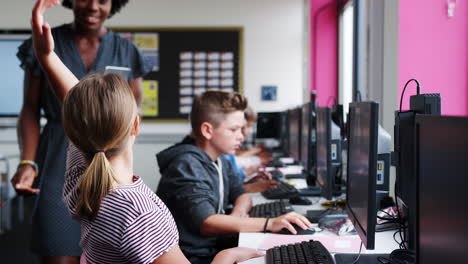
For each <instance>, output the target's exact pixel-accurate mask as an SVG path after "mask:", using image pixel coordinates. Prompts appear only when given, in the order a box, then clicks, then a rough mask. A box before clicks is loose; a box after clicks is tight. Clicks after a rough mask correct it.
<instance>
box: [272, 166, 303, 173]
mask: <svg viewBox="0 0 468 264" xmlns="http://www.w3.org/2000/svg"><path fill="white" fill-rule="evenodd" d="M302 169H303V167H302V166H300V165H295V166H287V167H284V168H279V169H278V170H279V171H281V173H283V174H284V175H286V174H300V173H302Z"/></svg>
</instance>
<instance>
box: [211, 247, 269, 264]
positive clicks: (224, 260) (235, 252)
mask: <svg viewBox="0 0 468 264" xmlns="http://www.w3.org/2000/svg"><path fill="white" fill-rule="evenodd" d="M264 255H265V254H264V253H263V252H260V251H258V250H255V249H252V248H246V247H235V248H229V249H225V250H222V251H221V252H219V253H218V254H217V255H216V257H215V258H214V259H213V262H211V264H233V263H237V262H243V261H246V260H248V259H251V258H258V257H262V256H264Z"/></svg>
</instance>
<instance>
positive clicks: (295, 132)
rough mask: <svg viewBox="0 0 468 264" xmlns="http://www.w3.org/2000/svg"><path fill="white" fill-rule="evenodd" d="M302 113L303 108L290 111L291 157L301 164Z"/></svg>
mask: <svg viewBox="0 0 468 264" xmlns="http://www.w3.org/2000/svg"><path fill="white" fill-rule="evenodd" d="M301 112H302V111H301V108H294V109H291V110H289V111H288V122H289V156H291V157H292V158H293V159H294V161H296V162H299V161H300V159H301V154H300V147H301V138H300V135H301Z"/></svg>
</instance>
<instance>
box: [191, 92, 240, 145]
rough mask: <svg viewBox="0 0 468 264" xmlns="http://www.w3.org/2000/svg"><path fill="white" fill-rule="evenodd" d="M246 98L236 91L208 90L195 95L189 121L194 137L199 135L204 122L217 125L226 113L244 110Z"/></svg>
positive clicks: (224, 117)
mask: <svg viewBox="0 0 468 264" xmlns="http://www.w3.org/2000/svg"><path fill="white" fill-rule="evenodd" d="M246 107H247V98H245V97H244V96H243V95H241V94H239V93H236V92H231V93H227V92H218V91H208V92H205V93H203V94H201V95H199V96H197V97H195V100H194V102H193V105H192V111H191V113H190V123H191V125H192V133H193V135H194V136H195V137H200V136H201V131H200V128H201V125H202V124H203V123H204V122H208V123H210V124H212V125H213V126H214V127H217V126H219V125H220V124H221V122H223V121H224V120H225V119H226V115H227V114H229V113H232V112H235V111H244V110H245V108H246Z"/></svg>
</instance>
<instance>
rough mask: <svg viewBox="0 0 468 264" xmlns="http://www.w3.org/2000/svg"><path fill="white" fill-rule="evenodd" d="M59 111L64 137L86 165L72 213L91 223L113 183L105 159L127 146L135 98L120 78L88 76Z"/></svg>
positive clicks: (69, 93) (109, 168)
mask: <svg viewBox="0 0 468 264" xmlns="http://www.w3.org/2000/svg"><path fill="white" fill-rule="evenodd" d="M62 110H63V112H62V120H63V126H64V130H65V134H66V135H67V137H68V138H69V139H70V141H71V142H72V143H73V144H74V145H75V146H76V147H77V148H78V149H79V150H80V151H81V152H82V153H83V154H84V155H85V157H86V160H87V161H88V162H89V167H88V168H87V169H86V171H85V173H84V174H83V175H82V176H81V183H80V186H79V198H78V201H77V205H76V208H75V209H76V213H77V215H78V216H79V217H80V218H83V219H88V220H92V219H93V218H95V217H96V215H97V213H98V210H99V207H100V204H101V202H102V200H103V199H104V197H105V196H106V195H107V194H108V193H109V192H110V191H111V190H112V189H113V187H114V185H116V184H117V180H116V179H117V178H116V174H115V172H114V171H113V170H112V167H111V164H110V163H109V159H112V157H114V156H115V155H118V154H119V153H120V152H121V151H122V150H123V149H125V147H126V146H127V143H128V139H129V137H130V134H131V131H132V129H133V126H134V122H135V118H137V107H136V102H135V98H134V96H133V93H132V90H131V88H130V86H129V85H128V82H127V81H126V80H125V79H123V78H122V77H120V76H118V75H116V74H105V75H102V74H92V75H88V76H86V77H85V78H83V79H82V80H81V81H80V82H79V83H78V84H77V85H76V86H75V87H73V88H72V89H71V90H70V91H69V92H68V94H67V95H66V96H65V99H64V102H63V108H62ZM102 150H105V152H104V151H102Z"/></svg>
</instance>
